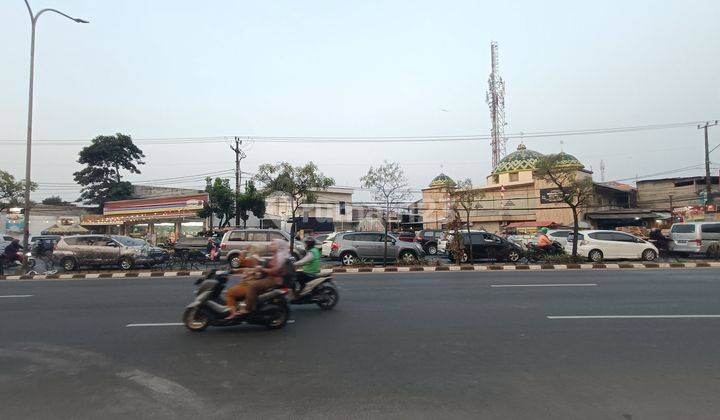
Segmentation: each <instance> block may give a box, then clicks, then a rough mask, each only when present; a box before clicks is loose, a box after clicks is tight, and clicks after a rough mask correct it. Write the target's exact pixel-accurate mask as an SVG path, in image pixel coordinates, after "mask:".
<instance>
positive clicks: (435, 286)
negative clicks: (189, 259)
mask: <svg viewBox="0 0 720 420" xmlns="http://www.w3.org/2000/svg"><path fill="white" fill-rule="evenodd" d="M719 274H720V271H718V270H715V269H688V270H637V271H636V270H622V271H619V270H616V271H612V270H607V271H591V272H587V271H582V272H580V271H552V272H445V273H396V274H390V273H388V274H367V275H344V276H339V277H338V283H339V285H340V287H341V293H342V298H341V301H340V303H339V305H338V307H337V308H336V310H333V311H328V312H322V311H320V310H319V309H317V308H315V307H310V306H305V307H295V308H293V315H292V318H293V321H294V322H293V323H291V324H288V325H287V327H286V328H285V329H283V330H280V331H269V330H265V329H263V328H259V327H247V326H241V327H236V328H228V329H209V330H208V331H206V332H203V333H191V332H189V331H186V330H185V329H184V328H183V327H182V326H178V325H174V324H175V323H178V322H179V320H180V314H181V312H182V310H183V307H184V305H186V304H187V303H188V302H189V301H190V300H191V299H192V295H191V293H192V289H193V286H192V281H193V279H190V278H154V279H116V280H112V279H108V280H69V281H57V280H56V281H24V282H22V281H20V282H17V281H16V282H12V281H5V282H0V314H1V316H0V402H1V404H0V418H3V419H15V418H18V419H35V418H37V419H41V418H43V419H44V418H77V419H83V418H85V419H95V418H106V419H112V418H154V419H185V418H187V419H190V418H199V417H200V416H203V417H207V418H313V419H331V418H332V419H335V418H350V419H370V418H397V419H406V418H433V419H437V418H444V419H454V418H513V419H565V418H567V419H578V418H582V419H621V420H627V419H678V418H694V419H716V418H718V413H720V398H718V395H719V391H720V358H719V357H718V354H720V338H719V337H720V335H719V334H718V331H720V305H719V299H718V298H719V297H720V275H719ZM129 324H150V325H148V326H128V325H129Z"/></svg>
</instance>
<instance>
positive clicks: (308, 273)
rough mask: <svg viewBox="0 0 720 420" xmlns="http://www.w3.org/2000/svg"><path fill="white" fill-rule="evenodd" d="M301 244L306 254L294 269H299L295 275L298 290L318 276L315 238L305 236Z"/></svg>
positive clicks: (318, 263) (318, 267)
mask: <svg viewBox="0 0 720 420" xmlns="http://www.w3.org/2000/svg"><path fill="white" fill-rule="evenodd" d="M303 242H304V243H305V250H306V251H307V252H306V253H305V256H304V257H303V258H302V259H301V260H300V261H298V262H296V263H295V267H296V268H299V269H300V271H299V272H298V273H297V282H298V283H299V285H300V290H302V288H304V287H305V284H306V283H307V282H309V281H310V280H312V279H314V278H315V277H317V275H318V274H320V250H319V249H318V248H317V243H316V242H315V238H313V237H311V236H306V237H305V239H304V240H303Z"/></svg>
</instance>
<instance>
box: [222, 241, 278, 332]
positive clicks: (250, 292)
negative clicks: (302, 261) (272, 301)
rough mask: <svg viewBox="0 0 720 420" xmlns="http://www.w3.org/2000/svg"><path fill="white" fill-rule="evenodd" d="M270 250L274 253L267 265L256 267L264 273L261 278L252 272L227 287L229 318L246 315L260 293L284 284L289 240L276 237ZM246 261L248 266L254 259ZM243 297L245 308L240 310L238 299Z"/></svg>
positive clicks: (261, 273) (252, 308) (252, 307)
mask: <svg viewBox="0 0 720 420" xmlns="http://www.w3.org/2000/svg"><path fill="white" fill-rule="evenodd" d="M270 251H271V252H272V253H273V255H272V259H271V260H270V262H269V263H268V265H267V267H260V268H258V267H255V269H256V270H258V271H259V274H260V275H262V277H261V278H256V277H255V276H254V275H252V274H254V273H251V275H250V276H247V277H246V278H245V279H244V280H243V281H242V282H240V283H238V284H236V285H235V286H233V287H231V288H229V289H227V292H226V294H225V297H226V301H227V306H228V307H229V308H230V315H228V317H227V318H228V319H231V318H234V317H237V316H242V315H246V314H249V313H250V312H252V311H254V310H255V306H256V303H257V297H258V296H259V295H260V294H262V293H263V292H265V291H267V290H270V289H272V288H274V287H277V286H280V285H282V283H283V277H284V276H285V263H286V261H287V260H288V258H289V257H290V246H289V245H288V242H287V241H284V240H282V239H275V240H273V241H272V242H271V243H270ZM245 261H246V263H245V264H243V265H244V266H247V265H250V264H248V262H251V261H252V259H248V258H246V260H245ZM255 261H257V260H255ZM247 268H251V267H247ZM242 298H245V308H244V309H242V310H241V311H239V312H238V311H237V301H238V300H239V299H242Z"/></svg>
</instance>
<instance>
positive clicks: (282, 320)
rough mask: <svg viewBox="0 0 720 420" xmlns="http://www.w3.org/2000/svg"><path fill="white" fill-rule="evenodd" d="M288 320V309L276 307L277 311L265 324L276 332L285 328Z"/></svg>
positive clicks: (286, 307)
mask: <svg viewBox="0 0 720 420" xmlns="http://www.w3.org/2000/svg"><path fill="white" fill-rule="evenodd" d="M289 318H290V308H289V307H288V306H287V305H278V308H277V311H275V313H274V314H273V317H272V319H271V320H269V321H268V323H267V324H265V325H266V326H267V327H268V328H270V329H271V330H277V329H280V328H282V327H284V326H285V324H286V323H287V321H288V319H289Z"/></svg>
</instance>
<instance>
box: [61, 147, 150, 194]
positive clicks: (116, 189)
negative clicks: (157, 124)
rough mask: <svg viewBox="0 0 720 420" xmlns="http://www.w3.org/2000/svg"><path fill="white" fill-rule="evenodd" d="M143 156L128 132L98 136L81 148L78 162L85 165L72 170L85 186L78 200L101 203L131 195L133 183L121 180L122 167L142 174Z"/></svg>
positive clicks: (76, 180)
mask: <svg viewBox="0 0 720 420" xmlns="http://www.w3.org/2000/svg"><path fill="white" fill-rule="evenodd" d="M144 157H145V155H144V154H143V152H142V150H140V148H138V147H137V146H135V144H134V143H133V141H132V138H131V137H130V136H128V135H126V134H122V133H117V134H116V135H114V136H97V137H95V138H94V139H93V140H92V144H90V146H87V147H85V148H83V149H82V150H81V151H80V157H79V159H78V163H80V164H83V165H86V166H85V168H84V169H82V170H80V171H78V172H75V173H74V174H73V176H74V178H75V182H77V183H78V184H80V185H81V186H82V187H83V188H82V190H81V194H80V198H79V199H78V201H83V202H85V203H86V204H97V205H98V206H100V207H102V205H103V204H104V203H105V202H107V201H114V200H123V199H126V198H128V197H130V196H131V195H132V184H130V183H129V182H127V181H123V180H122V175H121V171H122V170H125V171H128V172H130V173H134V174H139V173H140V170H139V169H138V165H144V164H145V163H144V162H143V161H142V160H141V159H142V158H144Z"/></svg>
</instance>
